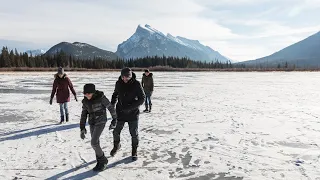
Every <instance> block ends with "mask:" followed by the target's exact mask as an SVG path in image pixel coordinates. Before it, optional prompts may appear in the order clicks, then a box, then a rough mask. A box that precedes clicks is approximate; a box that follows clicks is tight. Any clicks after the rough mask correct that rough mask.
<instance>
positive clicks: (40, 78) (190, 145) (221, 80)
mask: <svg viewBox="0 0 320 180" xmlns="http://www.w3.org/2000/svg"><path fill="white" fill-rule="evenodd" d="M68 75H69V77H70V79H71V80H72V82H73V84H74V86H75V89H76V92H77V93H78V98H79V102H75V101H74V100H73V97H72V98H71V99H72V101H71V102H70V103H69V111H70V118H71V122H69V123H67V124H63V125H58V124H57V123H58V122H59V107H58V105H57V104H53V105H52V106H50V105H49V96H50V92H51V85H52V82H53V73H52V72H51V73H38V72H30V73H29V72H28V73H0V179H86V178H91V179H108V180H109V179H111V180H112V179H115V180H118V179H139V180H140V179H142V180H143V179H145V180H150V179H185V180H195V179H202V180H209V179H219V180H225V179H231V180H236V179H237V180H238V179H245V180H247V179H253V180H264V179H290V180H291V179H307V180H309V179H312V180H314V179H318V180H319V179H320V168H319V167H320V162H319V158H320V148H319V146H320V119H319V117H320V106H319V102H320V93H319V87H320V81H319V79H320V73H311V72H269V73H257V72H250V73H237V72H232V73H228V72H220V73H211V72H192V73H191V72H184V73H180V72H179V73H177V72H155V73H154V81H155V92H154V94H153V99H152V100H153V107H154V108H153V112H152V113H141V115H140V122H139V124H140V127H139V128H140V140H141V141H140V147H139V149H138V150H139V151H138V153H139V160H138V161H136V162H131V161H130V154H131V144H130V143H131V140H130V135H129V130H128V127H127V126H126V127H125V128H124V130H123V133H122V136H121V138H122V145H123V146H122V148H121V151H120V152H119V153H118V154H117V155H116V156H115V157H112V158H109V168H108V169H107V170H105V171H103V172H100V173H94V172H92V170H91V169H92V168H93V167H94V165H95V156H94V151H93V150H92V148H91V147H90V135H89V134H87V138H86V139H85V140H81V139H80V132H79V131H80V130H79V124H78V123H79V118H80V112H81V102H80V100H81V99H82V95H81V91H82V87H83V85H84V84H85V83H89V82H90V83H95V84H96V86H97V89H99V90H102V91H104V93H105V94H106V95H107V97H108V98H111V95H112V92H113V88H114V84H115V81H116V80H117V78H118V75H119V73H116V72H69V73H68ZM137 76H138V78H139V80H140V78H141V77H142V72H138V73H137ZM143 108H144V107H143V106H142V107H141V110H142V109H143ZM109 117H111V116H110V114H109ZM108 125H109V122H108ZM101 144H102V147H103V150H104V151H105V153H106V154H109V152H110V150H111V148H112V133H111V131H109V130H108V129H107V128H106V129H105V130H104V132H103V135H102V138H101Z"/></svg>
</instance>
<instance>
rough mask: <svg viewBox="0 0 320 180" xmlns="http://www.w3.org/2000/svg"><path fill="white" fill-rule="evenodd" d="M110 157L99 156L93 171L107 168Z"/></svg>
mask: <svg viewBox="0 0 320 180" xmlns="http://www.w3.org/2000/svg"><path fill="white" fill-rule="evenodd" d="M107 165H108V159H107V158H106V157H105V156H104V154H103V155H102V156H101V157H97V165H96V166H95V167H94V168H93V169H92V170H93V171H103V170H105V169H107V167H108V166H107Z"/></svg>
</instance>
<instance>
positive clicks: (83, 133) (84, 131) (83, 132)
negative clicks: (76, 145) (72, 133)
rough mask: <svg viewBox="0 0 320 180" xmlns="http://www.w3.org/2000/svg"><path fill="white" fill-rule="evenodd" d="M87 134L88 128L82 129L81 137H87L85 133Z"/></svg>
mask: <svg viewBox="0 0 320 180" xmlns="http://www.w3.org/2000/svg"><path fill="white" fill-rule="evenodd" d="M85 134H87V130H86V128H84V129H82V130H81V132H80V137H81V139H84V138H86V135H85Z"/></svg>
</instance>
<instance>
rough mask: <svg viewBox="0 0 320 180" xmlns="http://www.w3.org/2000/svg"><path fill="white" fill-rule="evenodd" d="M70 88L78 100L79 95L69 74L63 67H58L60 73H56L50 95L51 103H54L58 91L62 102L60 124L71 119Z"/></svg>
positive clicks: (58, 96)
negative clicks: (69, 107)
mask: <svg viewBox="0 0 320 180" xmlns="http://www.w3.org/2000/svg"><path fill="white" fill-rule="evenodd" d="M69 88H70V90H71V92H72V94H73V95H74V98H75V100H76V101H78V99H77V95H76V92H75V90H74V88H73V85H72V83H71V81H70V79H69V78H68V76H67V74H66V73H64V70H63V68H62V67H59V68H58V73H57V74H55V75H54V82H53V87H52V92H51V97H50V105H52V100H53V97H54V95H55V94H56V93H57V95H56V97H57V103H59V104H60V124H61V123H63V122H64V120H66V122H68V121H69V111H68V102H70V91H69Z"/></svg>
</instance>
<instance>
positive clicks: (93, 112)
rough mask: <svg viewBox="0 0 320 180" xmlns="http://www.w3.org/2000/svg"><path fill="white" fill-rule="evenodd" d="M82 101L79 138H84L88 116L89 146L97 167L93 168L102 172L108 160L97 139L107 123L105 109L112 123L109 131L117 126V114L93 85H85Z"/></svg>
mask: <svg viewBox="0 0 320 180" xmlns="http://www.w3.org/2000/svg"><path fill="white" fill-rule="evenodd" d="M83 94H84V96H85V97H84V99H83V100H82V112H81V120H80V130H81V134H80V136H81V138H82V139H84V138H85V134H86V133H87V130H86V128H85V125H86V121H87V116H88V115H89V121H88V123H89V125H90V134H91V146H92V148H93V149H94V151H95V154H96V158H97V165H96V166H95V167H94V168H93V170H94V171H103V170H105V169H106V168H107V164H108V159H107V158H106V157H105V155H104V153H103V151H102V149H101V146H100V141H99V138H100V136H101V134H102V131H103V130H104V127H105V125H106V122H107V113H106V109H108V110H109V111H110V114H111V116H112V121H111V124H110V126H109V129H110V130H111V129H114V128H115V127H116V125H117V114H116V111H115V109H114V106H112V105H111V103H110V101H109V100H108V99H107V98H106V96H105V95H104V94H103V92H101V91H98V90H96V89H95V85H94V84H86V85H85V86H84V88H83Z"/></svg>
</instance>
